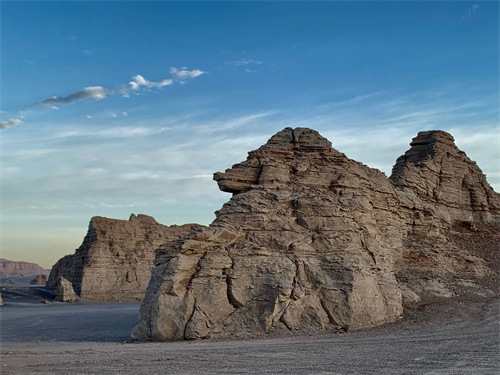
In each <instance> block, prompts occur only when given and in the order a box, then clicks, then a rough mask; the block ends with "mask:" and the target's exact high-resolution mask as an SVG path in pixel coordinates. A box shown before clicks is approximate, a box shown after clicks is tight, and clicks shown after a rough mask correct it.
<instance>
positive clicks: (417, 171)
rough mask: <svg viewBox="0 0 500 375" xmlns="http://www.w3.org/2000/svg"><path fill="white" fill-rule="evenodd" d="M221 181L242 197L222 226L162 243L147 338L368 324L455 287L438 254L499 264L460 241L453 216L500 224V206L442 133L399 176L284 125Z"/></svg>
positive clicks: (474, 273) (481, 272) (142, 323)
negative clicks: (455, 235) (450, 285)
mask: <svg viewBox="0 0 500 375" xmlns="http://www.w3.org/2000/svg"><path fill="white" fill-rule="evenodd" d="M214 180H216V181H217V183H218V185H219V188H220V189H221V190H222V191H226V192H230V193H232V194H233V197H232V198H231V200H230V201H229V202H228V203H226V204H225V205H224V206H223V207H222V209H221V210H220V211H217V212H216V219H215V220H214V222H213V223H212V224H211V225H210V227H208V228H201V229H198V230H195V231H192V232H191V233H190V234H189V235H187V236H185V237H184V238H183V239H179V240H176V241H172V242H170V243H165V244H163V245H162V246H160V247H159V248H158V250H157V251H156V257H155V266H156V267H155V268H154V269H153V271H152V274H151V280H150V283H149V286H148V289H147V291H146V296H145V298H144V300H143V303H142V306H141V311H140V318H139V321H138V323H137V325H136V327H135V329H134V331H133V334H132V336H133V337H134V338H135V339H138V340H155V341H170V340H182V339H203V338H210V337H218V336H219V337H220V336H237V337H241V336H253V335H256V334H259V333H264V332H280V331H285V332H287V331H294V330H302V331H318V330H333V331H335V330H343V329H349V328H360V327H369V326H374V325H379V324H383V323H387V322H393V321H397V320H398V319H400V318H401V316H402V314H403V305H404V303H405V304H407V303H411V302H415V301H417V300H418V299H419V298H420V297H421V295H424V296H425V293H431V294H432V292H433V291H435V292H436V293H437V294H439V293H441V292H442V291H443V290H449V289H447V286H446V284H445V283H446V282H447V281H450V280H449V279H446V280H445V278H444V277H442V278H439V277H441V276H443V275H442V274H443V273H444V271H442V270H440V267H439V263H440V262H442V264H444V265H445V266H446V267H448V268H449V269H448V271H447V272H448V273H451V274H454V275H455V276H456V277H457V278H460V277H467V278H468V280H469V282H471V283H473V284H474V281H477V280H479V279H481V278H484V277H491V276H492V275H493V274H494V273H495V272H496V271H494V270H492V268H491V267H489V266H488V264H487V262H486V261H485V260H484V259H483V258H481V256H479V255H478V254H476V253H474V251H473V250H470V249H464V248H460V247H457V245H456V244H455V243H454V242H453V241H451V240H450V237H451V236H452V231H453V228H454V226H456V225H462V226H463V225H464V224H463V223H464V221H465V222H466V223H469V224H470V225H474V223H477V224H478V225H479V224H481V225H483V224H484V225H486V224H488V223H493V225H497V224H495V223H498V218H499V213H500V212H499V209H498V208H499V195H498V194H497V193H495V192H494V191H493V190H492V189H491V188H490V187H489V185H488V184H487V182H486V179H485V177H484V175H483V174H482V172H481V171H480V170H479V168H478V167H477V166H476V165H475V164H474V163H473V162H471V161H470V160H469V159H468V158H467V157H466V156H465V154H464V153H463V152H461V151H459V150H458V149H457V148H456V146H455V145H454V143H453V138H452V137H451V136H450V135H449V134H447V133H444V132H439V131H434V132H423V133H419V135H418V136H417V137H416V138H415V139H414V141H413V142H412V148H411V149H410V150H409V151H408V152H407V153H406V154H405V156H403V157H401V158H399V159H398V162H397V163H396V166H395V167H394V173H393V176H391V179H389V178H387V177H386V176H385V175H384V174H383V173H382V172H380V171H378V170H376V169H372V168H369V167H367V166H365V165H363V164H361V163H359V162H356V161H353V160H351V159H349V158H347V157H346V156H345V155H344V154H342V153H340V152H338V151H337V150H335V149H333V148H332V147H331V144H330V142H329V141H328V140H327V139H325V138H323V137H321V136H320V135H319V134H318V133H317V132H315V131H313V130H310V129H303V128H296V129H291V128H286V129H284V130H283V131H281V132H279V133H277V134H276V135H274V136H273V137H272V138H271V139H270V140H269V141H268V142H267V143H266V144H265V145H264V146H262V147H260V148H259V149H258V150H255V151H252V152H250V153H249V156H248V158H247V160H246V161H244V162H242V163H240V164H236V165H234V166H233V167H232V168H231V169H228V170H226V172H225V173H215V174H214ZM393 181H394V182H393ZM456 194H460V195H459V196H460V197H461V198H460V199H458V198H456V197H455V196H454V195H456ZM449 195H453V196H449ZM462 197H468V199H469V200H468V201H464V200H463V199H462ZM469 224H467V225H469ZM496 228H497V227H493V229H492V233H493V234H492V235H493V236H495V235H497V234H498V229H496ZM495 231H496V232H495ZM495 233H497V234H495ZM497 237H498V236H497ZM453 252H454V253H455V255H454V256H453V257H452V258H451V259H450V258H449V255H450V254H451V253H453ZM435 254H437V255H436V256H434V255H435ZM462 256H465V257H466V258H463V257H462ZM419 257H423V259H425V261H423V263H422V262H420V258H419ZM426 257H430V258H426ZM432 259H435V263H436V264H428V262H427V263H425V262H426V261H427V260H429V261H430V262H431V263H432ZM412 262H413V263H412ZM405 271H408V272H410V273H411V274H410V275H407V274H405ZM464 275H465V276H464ZM432 276H436V277H438V279H437V280H432ZM429 280H431V281H436V282H437V283H434V284H433V282H428V281H429ZM451 281H452V282H455V283H456V282H457V280H451ZM403 299H404V301H403Z"/></svg>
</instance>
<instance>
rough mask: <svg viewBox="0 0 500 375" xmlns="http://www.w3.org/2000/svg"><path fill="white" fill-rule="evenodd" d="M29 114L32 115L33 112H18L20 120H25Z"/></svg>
mask: <svg viewBox="0 0 500 375" xmlns="http://www.w3.org/2000/svg"><path fill="white" fill-rule="evenodd" d="M28 113H31V110H29V109H28V110H26V111H19V112H17V115H18V116H19V118H20V119H23V118H25V117H26V115H27V114H28Z"/></svg>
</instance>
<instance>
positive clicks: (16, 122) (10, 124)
mask: <svg viewBox="0 0 500 375" xmlns="http://www.w3.org/2000/svg"><path fill="white" fill-rule="evenodd" d="M22 123H23V122H22V121H21V120H19V119H15V118H11V119H10V120H9V121H0V129H8V128H11V127H13V126H16V125H19V124H22Z"/></svg>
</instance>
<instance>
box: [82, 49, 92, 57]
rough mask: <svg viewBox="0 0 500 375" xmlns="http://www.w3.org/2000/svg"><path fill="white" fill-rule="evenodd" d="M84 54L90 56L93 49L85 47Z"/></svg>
mask: <svg viewBox="0 0 500 375" xmlns="http://www.w3.org/2000/svg"><path fill="white" fill-rule="evenodd" d="M83 54H84V55H87V56H90V55H91V54H92V51H90V50H88V49H84V50H83Z"/></svg>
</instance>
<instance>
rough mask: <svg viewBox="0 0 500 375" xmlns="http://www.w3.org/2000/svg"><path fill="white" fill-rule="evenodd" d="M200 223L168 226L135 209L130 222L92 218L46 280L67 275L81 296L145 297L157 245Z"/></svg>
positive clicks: (104, 298)
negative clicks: (76, 245)
mask: <svg viewBox="0 0 500 375" xmlns="http://www.w3.org/2000/svg"><path fill="white" fill-rule="evenodd" d="M197 228H201V225H198V224H185V225H181V226H178V225H172V226H170V227H169V226H166V225H162V224H159V223H157V222H156V220H155V219H153V218H152V217H150V216H146V215H137V216H136V215H133V214H132V215H131V216H130V219H129V220H128V221H127V220H116V219H108V218H105V217H99V216H96V217H93V218H92V219H91V220H90V224H89V230H88V232H87V235H86V236H85V238H84V240H83V243H82V245H81V246H80V247H79V248H78V249H77V250H76V251H75V253H74V254H72V255H66V256H65V257H63V258H61V259H59V261H58V262H57V263H56V264H55V265H54V266H53V267H52V271H51V272H50V275H49V279H48V280H47V284H46V285H47V286H57V285H58V279H59V277H60V276H62V278H64V279H66V280H68V281H69V282H70V283H71V284H73V288H74V290H75V292H76V294H77V295H78V296H79V297H81V298H87V299H92V300H97V301H110V300H121V299H142V298H143V297H144V292H145V290H146V287H147V285H148V282H149V278H150V276H151V269H152V268H153V259H154V256H155V250H156V248H157V247H158V246H159V245H160V244H162V243H165V242H169V241H172V240H175V239H178V238H181V237H182V236H183V235H185V234H186V233H189V232H191V231H193V230H194V229H197Z"/></svg>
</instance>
